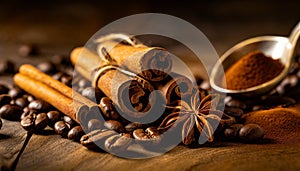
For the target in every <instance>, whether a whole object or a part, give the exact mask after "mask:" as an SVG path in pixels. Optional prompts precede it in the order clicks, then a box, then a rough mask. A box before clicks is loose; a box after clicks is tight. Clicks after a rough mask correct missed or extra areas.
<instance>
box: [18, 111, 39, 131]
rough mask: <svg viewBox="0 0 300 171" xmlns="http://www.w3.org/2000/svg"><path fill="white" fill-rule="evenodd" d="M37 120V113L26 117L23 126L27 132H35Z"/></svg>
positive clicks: (22, 121) (22, 122)
mask: <svg viewBox="0 0 300 171" xmlns="http://www.w3.org/2000/svg"><path fill="white" fill-rule="evenodd" d="M35 119H36V114H35V113H30V114H28V115H26V116H25V117H24V118H23V119H22V120H21V126H22V127H23V128H24V129H25V130H26V131H34V130H35V125H34V124H35Z"/></svg>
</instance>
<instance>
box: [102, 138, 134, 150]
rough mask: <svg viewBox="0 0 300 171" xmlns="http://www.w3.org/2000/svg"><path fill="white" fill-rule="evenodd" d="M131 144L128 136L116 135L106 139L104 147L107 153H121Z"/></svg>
mask: <svg viewBox="0 0 300 171" xmlns="http://www.w3.org/2000/svg"><path fill="white" fill-rule="evenodd" d="M131 143H132V138H131V136H130V134H117V135H113V136H111V137H109V138H107V139H106V141H105V143H104V146H105V149H106V150H107V151H111V152H123V151H125V150H126V149H127V148H128V147H129V145H130V144H131Z"/></svg>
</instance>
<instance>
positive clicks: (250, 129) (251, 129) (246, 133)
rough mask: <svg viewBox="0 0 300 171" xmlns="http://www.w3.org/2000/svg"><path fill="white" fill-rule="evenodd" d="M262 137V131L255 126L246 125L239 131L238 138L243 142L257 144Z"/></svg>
mask: <svg viewBox="0 0 300 171" xmlns="http://www.w3.org/2000/svg"><path fill="white" fill-rule="evenodd" d="M263 136H264V130H263V128H262V127H260V126H259V125H257V124H246V125H244V126H243V127H242V128H241V129H240V131H239V137H240V138H241V139H242V140H243V141H245V142H250V143H251V142H257V141H258V140H261V139H262V138H263Z"/></svg>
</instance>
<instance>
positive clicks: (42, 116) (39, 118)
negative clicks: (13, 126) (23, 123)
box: [34, 113, 48, 131]
mask: <svg viewBox="0 0 300 171" xmlns="http://www.w3.org/2000/svg"><path fill="white" fill-rule="evenodd" d="M34 124H35V129H36V130H38V131H40V130H43V129H44V128H46V126H47V125H48V117H47V114H46V113H39V114H38V115H36V119H35V123H34Z"/></svg>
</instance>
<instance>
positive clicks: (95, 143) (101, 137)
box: [80, 130, 117, 149]
mask: <svg viewBox="0 0 300 171" xmlns="http://www.w3.org/2000/svg"><path fill="white" fill-rule="evenodd" d="M115 134H117V133H116V132H115V131H113V130H94V131H92V132H90V133H88V134H86V135H84V136H82V137H81V139H80V143H81V144H82V145H83V146H85V147H87V148H88V149H99V147H104V142H105V140H106V139H107V138H108V137H111V136H113V135H115Z"/></svg>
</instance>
